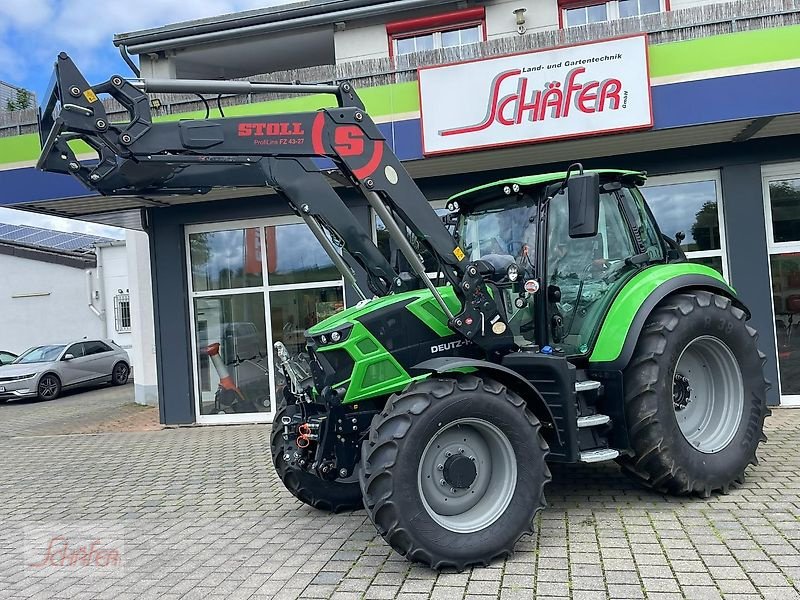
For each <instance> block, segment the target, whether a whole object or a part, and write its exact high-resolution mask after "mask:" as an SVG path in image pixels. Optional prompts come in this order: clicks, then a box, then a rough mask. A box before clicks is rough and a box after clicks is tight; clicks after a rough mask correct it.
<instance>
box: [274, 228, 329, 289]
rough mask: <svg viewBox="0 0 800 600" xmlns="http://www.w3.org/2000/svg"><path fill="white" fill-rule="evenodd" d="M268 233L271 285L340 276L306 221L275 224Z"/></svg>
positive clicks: (326, 279) (324, 279)
mask: <svg viewBox="0 0 800 600" xmlns="http://www.w3.org/2000/svg"><path fill="white" fill-rule="evenodd" d="M266 232H267V234H266V235H267V273H268V277H269V283H270V285H278V284H285V283H308V282H311V281H334V280H338V279H341V275H340V274H339V272H338V271H337V270H336V267H335V266H334V265H333V263H332V262H331V259H330V258H329V257H328V255H327V254H326V253H325V250H323V248H322V246H321V245H320V243H319V242H318V241H317V238H315V237H314V234H313V233H311V230H310V229H309V228H308V226H307V225H305V224H304V223H297V224H292V225H274V226H270V227H267V228H266Z"/></svg>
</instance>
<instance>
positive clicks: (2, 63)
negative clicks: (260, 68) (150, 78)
mask: <svg viewBox="0 0 800 600" xmlns="http://www.w3.org/2000/svg"><path fill="white" fill-rule="evenodd" d="M279 4H286V1H285V0H191V1H190V2H175V1H172V0H137V2H136V3H135V7H133V6H132V5H131V4H130V3H126V2H98V1H97V0H2V2H0V80H6V81H10V82H12V83H17V84H20V85H23V86H25V87H28V88H30V89H33V90H34V91H36V92H37V93H39V94H41V93H42V92H43V91H44V88H45V86H46V84H47V82H48V80H49V78H50V72H51V70H52V64H53V61H54V60H55V57H56V55H57V54H58V53H59V52H61V51H66V52H67V53H69V54H70V55H71V56H73V58H74V59H75V60H76V62H77V64H78V66H79V67H80V68H81V69H82V70H84V71H85V72H86V73H87V74H88V75H89V79H90V80H95V81H102V80H105V79H106V78H107V77H108V76H109V75H111V74H113V73H115V72H122V73H123V74H127V73H128V70H127V67H126V66H125V65H124V63H123V62H122V60H121V59H120V57H119V51H118V50H117V48H116V47H114V45H113V44H112V39H113V37H114V34H116V33H123V32H129V31H136V30H140V29H146V28H150V27H160V26H163V25H167V24H169V23H175V22H179V21H186V20H191V19H198V18H203V17H210V16H215V15H222V14H228V13H232V12H239V11H242V10H250V9H255V8H264V7H269V6H276V5H279ZM134 8H135V9H134Z"/></svg>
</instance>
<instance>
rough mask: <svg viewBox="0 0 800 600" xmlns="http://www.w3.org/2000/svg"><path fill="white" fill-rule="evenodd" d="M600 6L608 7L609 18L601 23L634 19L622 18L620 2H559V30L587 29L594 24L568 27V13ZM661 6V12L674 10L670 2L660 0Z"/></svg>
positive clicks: (611, 0)
mask: <svg viewBox="0 0 800 600" xmlns="http://www.w3.org/2000/svg"><path fill="white" fill-rule="evenodd" d="M599 4H605V5H606V16H607V19H606V20H605V21H598V22H599V23H610V22H611V21H617V20H619V19H629V18H632V17H620V15H619V0H559V1H558V28H559V29H568V28H570V27H586V26H587V25H591V24H592V23H587V24H585V25H568V24H567V11H568V10H571V9H574V8H586V7H588V6H597V5H599ZM659 6H660V10H659V12H669V11H670V10H672V7H671V6H670V0H659ZM647 14H656V13H647ZM639 16H642V15H639Z"/></svg>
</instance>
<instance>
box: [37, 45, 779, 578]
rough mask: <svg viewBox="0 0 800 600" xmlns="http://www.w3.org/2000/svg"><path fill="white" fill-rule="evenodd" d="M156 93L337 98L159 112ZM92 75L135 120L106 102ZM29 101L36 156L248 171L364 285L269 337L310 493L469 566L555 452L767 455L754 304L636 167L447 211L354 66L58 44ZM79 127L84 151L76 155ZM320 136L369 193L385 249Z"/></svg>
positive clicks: (527, 502)
mask: <svg viewBox="0 0 800 600" xmlns="http://www.w3.org/2000/svg"><path fill="white" fill-rule="evenodd" d="M149 92H157V93H158V92H166V93H196V94H203V93H206V94H215V95H218V94H247V93H290V94H330V95H332V96H333V97H334V98H335V100H336V106H335V107H334V108H325V109H320V110H318V111H312V112H303V113H293V114H272V115H263V116H257V117H253V116H247V117H229V118H224V117H222V116H221V117H220V118H206V119H190V120H184V121H179V122H154V121H153V119H152V115H151V113H150V102H149V98H148V95H147V93H149ZM104 94H105V95H110V96H112V97H113V98H115V99H116V100H117V101H119V102H120V103H121V104H122V105H123V106H125V107H126V108H127V109H128V111H129V113H130V119H129V120H128V121H125V122H119V123H116V122H110V121H109V119H108V118H107V115H106V113H105V108H104V105H103V103H102V102H100V101H98V97H99V96H102V95H104ZM207 117H208V115H207ZM40 122H41V131H42V146H43V151H42V155H41V158H40V160H39V164H38V166H39V168H41V169H43V170H46V171H52V172H59V173H69V174H72V175H73V176H75V177H77V178H78V179H80V180H81V181H83V182H84V183H85V184H86V185H87V186H88V187H90V188H91V189H93V190H97V191H99V192H100V193H102V194H105V195H110V196H113V195H129V194H136V195H139V196H147V197H158V196H160V195H165V194H173V195H174V194H203V193H205V192H207V191H209V190H211V189H214V188H220V187H237V186H249V187H252V186H258V185H260V186H267V187H270V188H272V189H273V190H274V191H275V192H276V194H277V196H273V197H277V198H281V199H282V200H283V201H285V202H287V203H288V205H289V206H290V207H291V209H292V210H293V211H294V212H295V213H296V214H297V215H298V216H299V217H301V218H302V219H303V220H304V221H305V223H307V225H308V226H309V228H310V229H311V231H312V233H313V234H314V235H315V236H316V238H317V240H318V241H319V243H320V244H321V246H322V247H323V248H324V249H325V251H326V252H327V253H328V256H329V257H330V260H331V261H332V262H333V264H335V265H336V266H337V268H339V270H340V272H341V273H342V276H343V278H344V279H345V281H347V282H348V283H349V284H350V285H351V286H352V288H353V289H354V290H355V291H356V292H357V293H358V294H359V295H360V297H361V298H362V300H361V301H360V302H358V303H357V304H355V305H354V306H351V307H349V308H347V309H345V310H343V311H342V312H340V313H338V314H336V315H334V316H332V317H330V318H328V319H325V320H324V321H322V322H320V323H317V324H316V325H314V326H313V327H312V328H311V329H309V330H308V331H307V332H306V338H307V352H306V353H304V354H303V355H302V356H290V355H289V353H288V352H287V350H286V348H285V347H284V346H283V345H282V344H280V343H277V344H276V359H275V360H276V364H278V365H279V366H280V369H281V370H282V372H283V375H284V377H285V380H286V385H285V386H284V389H283V394H282V398H280V400H279V403H278V410H277V414H276V415H275V419H274V422H273V426H272V436H271V446H272V456H273V460H274V463H275V468H276V470H277V473H278V475H279V476H280V478H281V480H282V481H283V483H284V485H285V486H286V487H287V488H288V489H289V490H290V491H291V492H292V494H294V495H295V496H296V497H297V498H298V499H300V500H301V501H302V502H305V503H306V504H309V505H311V506H313V507H316V508H318V509H322V510H327V511H333V512H338V511H345V510H356V509H361V508H362V507H363V508H364V509H365V510H366V511H367V514H368V515H369V517H370V519H371V520H372V521H373V523H374V524H375V527H376V528H377V530H378V531H379V532H380V534H381V535H382V536H383V538H384V539H385V540H386V541H387V542H388V543H389V544H390V545H391V546H392V548H394V549H395V550H396V551H397V552H399V553H400V554H402V555H404V556H406V557H407V558H408V559H409V560H412V561H416V562H420V563H423V564H425V565H429V566H431V567H433V568H444V567H449V568H455V569H464V568H466V567H468V566H471V565H484V564H487V563H488V562H490V561H491V560H493V559H494V558H497V557H503V556H506V555H508V554H510V553H511V552H512V551H513V549H514V545H515V544H516V542H517V541H518V540H519V538H520V537H521V536H522V535H524V534H525V533H528V532H530V531H531V530H532V523H533V520H534V517H535V515H536V513H537V511H539V510H540V509H541V508H543V507H544V506H545V495H544V491H545V485H546V484H547V482H548V481H549V480H550V471H549V469H548V462H562V463H580V462H583V463H594V462H600V461H610V460H616V461H617V462H618V463H619V465H620V466H621V468H622V469H623V470H624V471H625V472H626V473H628V474H630V476H631V477H633V478H634V479H635V480H636V481H638V482H639V483H641V484H642V485H643V486H645V487H648V488H651V489H653V490H657V491H659V492H663V493H669V494H677V495H690V494H698V495H702V496H709V495H710V494H712V493H715V492H722V493H725V492H727V491H728V489H729V488H730V487H731V486H733V485H735V484H741V483H743V482H744V475H745V470H746V469H747V467H748V465H749V464H751V463H754V462H755V460H756V450H757V447H758V444H759V442H761V441H763V440H764V439H765V438H764V436H763V433H762V429H763V423H764V418H765V416H766V415H767V414H768V410H767V406H766V397H765V394H766V389H767V384H766V382H765V380H764V377H763V374H762V366H763V361H764V355H763V354H761V353H760V352H759V350H758V347H757V335H756V332H755V331H754V330H753V329H752V328H750V327H749V326H748V325H747V321H748V318H749V316H750V315H749V312H748V310H747V308H746V307H745V306H744V305H743V304H742V303H741V302H740V301H739V300H738V299H737V296H736V293H735V292H734V290H733V289H732V288H731V287H730V286H729V285H728V284H727V283H726V282H725V281H724V279H723V278H722V277H721V276H720V275H719V273H717V272H716V271H714V270H712V269H710V268H708V267H705V266H701V265H697V264H692V263H689V262H687V260H686V258H685V256H684V254H683V252H682V251H681V248H680V244H679V241H680V236H679V235H676V238H677V239H671V238H669V237H667V236H665V235H663V234H662V233H661V231H660V230H659V227H658V224H657V223H656V221H655V220H654V218H653V216H652V214H651V212H650V210H649V209H648V207H647V204H646V202H645V200H644V198H643V196H642V194H641V192H640V190H639V189H638V186H640V185H641V184H642V183H643V182H644V181H645V174H644V173H640V172H634V171H622V170H615V169H603V170H596V171H589V170H584V169H583V167H581V165H580V164H577V163H576V164H573V165H571V166H570V167H569V168H568V169H567V170H566V171H565V172H562V173H549V174H544V175H533V176H528V177H510V178H507V179H503V180H500V181H496V182H494V183H488V184H486V185H483V186H480V187H477V188H474V189H470V190H467V191H465V192H462V193H460V194H456V195H455V196H453V197H452V198H450V200H449V203H448V208H449V210H450V212H449V214H448V215H446V216H445V217H444V218H440V217H439V216H438V215H437V213H436V212H435V211H434V210H433V209H432V208H431V205H430V203H429V202H428V200H427V199H426V198H425V196H424V195H423V194H422V192H421V191H420V190H419V188H418V187H417V185H416V184H415V183H414V181H413V180H412V179H411V177H410V176H409V175H408V173H407V172H406V170H405V168H404V167H403V165H402V164H401V163H400V161H399V160H398V159H397V157H396V156H395V155H394V154H393V152H392V151H391V148H390V147H389V146H388V145H387V143H386V141H385V139H384V137H383V135H382V134H381V132H380V130H379V129H378V127H377V126H376V125H375V124H374V123H373V121H372V120H371V119H370V117H369V116H368V115H367V113H366V111H365V110H364V106H363V104H362V103H361V101H360V100H359V98H358V96H357V95H356V93H355V91H354V90H353V87H352V85H351V84H349V83H348V82H339V83H331V84H313V85H302V84H276V83H258V82H248V81H193V80H152V79H150V80H147V79H132V80H128V79H125V78H123V77H121V76H118V75H115V76H112V77H111V78H110V79H109V80H108V81H106V82H104V83H101V84H99V85H95V86H90V85H89V84H88V83H87V82H86V80H85V79H84V78H83V76H82V75H81V74H80V72H79V71H78V70H77V68H76V67H75V65H74V64H73V63H72V61H71V60H70V59H69V58H68V57H67V56H66V54H63V53H62V54H61V55H59V57H58V60H57V62H56V74H55V77H54V86H53V88H52V91H51V92H50V93H48V95H47V97H46V99H45V103H44V105H43V106H42V108H41V110H40ZM75 139H80V140H82V141H84V142H85V143H87V144H88V145H89V146H90V147H91V148H92V149H94V151H95V152H96V153H97V159H96V160H93V161H86V160H83V161H82V160H79V159H78V157H77V156H76V155H75V153H74V152H73V150H72V148H71V146H70V144H69V142H71V141H73V140H75ZM314 157H325V158H327V159H330V160H332V161H333V164H334V165H335V166H336V168H337V169H338V171H339V174H338V175H337V176H336V177H335V178H334V179H335V180H336V181H342V179H343V178H344V180H345V181H346V182H348V183H349V184H350V185H351V186H352V187H354V188H355V189H356V190H358V191H359V192H360V193H362V194H363V196H364V197H365V198H366V200H367V201H368V202H369V204H370V206H371V207H372V209H373V210H374V212H375V213H376V215H377V216H378V217H379V218H380V219H381V220H382V222H383V223H384V225H385V227H386V231H387V232H388V234H389V236H390V239H391V244H392V248H393V250H394V251H396V253H397V259H396V260H395V261H393V262H390V261H388V260H387V259H386V258H385V257H384V255H383V254H382V253H381V252H380V251H379V249H378V248H377V247H376V245H375V244H374V243H373V241H372V236H371V235H370V234H369V233H368V232H367V231H365V230H364V228H362V226H361V225H360V223H359V222H358V220H357V219H356V218H355V217H354V215H353V214H352V213H351V211H350V209H349V208H348V205H347V204H346V203H345V202H343V200H342V199H341V197H340V196H339V195H338V194H337V193H336V192H335V191H334V190H333V188H332V186H331V181H332V180H333V179H332V178H331V177H328V176H326V174H325V173H324V172H323V171H321V166H320V165H319V163H317V162H314V161H313V160H312V158H314ZM323 166H324V165H323ZM342 176H343V177H342ZM155 210H158V209H155ZM423 253H425V254H426V256H427V260H428V264H427V265H426V264H425V262H424V261H423V258H422V257H421V254H423ZM355 265H358V266H360V268H361V269H363V271H364V272H365V273H366V278H365V282H366V284H365V285H361V282H360V279H359V278H357V277H356V275H355V270H354V266H355ZM431 265H432V267H431ZM431 271H435V272H434V273H431ZM363 288H366V289H363Z"/></svg>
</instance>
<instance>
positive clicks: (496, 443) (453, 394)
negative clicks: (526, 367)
mask: <svg viewBox="0 0 800 600" xmlns="http://www.w3.org/2000/svg"><path fill="white" fill-rule="evenodd" d="M539 428H540V423H539V421H538V419H537V418H536V417H535V416H534V415H533V414H532V413H531V412H530V411H528V410H527V409H526V406H525V401H524V400H523V399H522V398H520V397H519V396H518V395H517V394H515V393H514V392H512V391H511V390H509V389H507V388H506V387H505V386H504V385H502V384H501V383H499V382H497V381H493V380H491V379H488V378H480V377H476V376H475V375H457V376H454V377H437V376H431V377H430V378H428V379H425V380H423V381H419V382H416V383H412V384H411V385H409V386H408V387H407V388H406V389H405V391H403V392H402V393H400V394H395V395H393V396H392V397H391V398H390V399H389V401H388V402H387V404H386V406H385V408H384V410H383V412H381V413H379V414H378V415H376V416H375V417H374V418H373V420H372V424H371V427H370V436H369V439H368V440H367V441H365V442H364V443H363V444H362V446H361V471H360V481H361V489H362V492H363V494H364V506H365V508H366V510H367V514H368V515H369V517H370V519H372V522H373V523H374V524H375V527H376V528H377V530H378V532H379V533H380V534H381V535H382V536H383V538H384V539H385V540H386V541H387V542H388V543H389V545H390V546H391V547H392V548H394V550H395V551H397V552H398V553H399V554H402V555H403V556H405V557H406V558H408V559H409V560H411V561H414V562H418V563H422V564H424V565H426V566H428V567H432V568H434V569H443V568H452V569H456V570H458V571H461V570H463V569H465V568H467V567H470V566H473V565H487V564H488V563H489V562H491V561H492V560H494V559H496V558H500V557H506V556H509V555H510V554H511V553H512V552H513V550H514V546H515V545H516V543H517V541H518V540H519V539H520V537H522V536H523V535H524V534H526V533H532V531H533V523H532V522H533V519H534V517H535V516H536V513H537V512H538V511H539V510H540V509H542V508H544V506H545V499H544V486H545V484H546V483H547V482H548V481H550V470H549V469H548V467H547V464H546V463H545V457H546V455H547V453H548V447H547V443H546V442H545V441H544V439H543V438H542V436H541V435H540V434H539ZM442 482H444V483H442Z"/></svg>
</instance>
